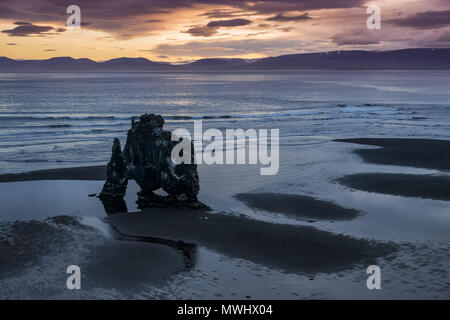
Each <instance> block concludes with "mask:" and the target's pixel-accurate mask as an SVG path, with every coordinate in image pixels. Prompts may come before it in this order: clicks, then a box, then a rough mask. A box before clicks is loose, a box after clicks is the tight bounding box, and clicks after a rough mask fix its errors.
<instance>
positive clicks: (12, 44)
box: [6, 42, 18, 46]
mask: <svg viewBox="0 0 450 320" xmlns="http://www.w3.org/2000/svg"><path fill="white" fill-rule="evenodd" d="M6 45H7V46H18V44H17V43H12V42H10V43H7V44H6Z"/></svg>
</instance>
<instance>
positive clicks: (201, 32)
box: [184, 26, 217, 37]
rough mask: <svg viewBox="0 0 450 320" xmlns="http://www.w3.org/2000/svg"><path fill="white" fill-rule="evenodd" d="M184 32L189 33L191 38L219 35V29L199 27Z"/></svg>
mask: <svg viewBox="0 0 450 320" xmlns="http://www.w3.org/2000/svg"><path fill="white" fill-rule="evenodd" d="M184 32H185V33H189V34H190V35H191V36H194V37H211V36H213V35H215V34H216V33H217V29H216V28H211V27H208V26H198V27H192V28H190V29H188V30H186V31H184Z"/></svg>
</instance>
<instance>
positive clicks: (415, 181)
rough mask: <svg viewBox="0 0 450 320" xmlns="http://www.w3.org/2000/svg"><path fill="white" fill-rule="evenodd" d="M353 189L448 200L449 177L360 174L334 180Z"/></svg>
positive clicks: (449, 196)
mask: <svg viewBox="0 0 450 320" xmlns="http://www.w3.org/2000/svg"><path fill="white" fill-rule="evenodd" d="M336 181H337V182H339V183H340V184H343V185H345V186H348V187H350V188H353V189H359V190H364V191H368V192H375V193H382V194H392V195H397V196H403V197H416V198H425V199H434V200H446V201H449V200H450V177H448V176H435V175H415V174H395V173H361V174H352V175H348V176H345V177H342V178H339V179H337V180H336Z"/></svg>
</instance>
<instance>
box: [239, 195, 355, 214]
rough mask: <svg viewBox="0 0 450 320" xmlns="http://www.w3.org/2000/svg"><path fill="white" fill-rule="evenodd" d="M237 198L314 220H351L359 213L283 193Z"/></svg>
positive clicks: (329, 203)
mask: <svg viewBox="0 0 450 320" xmlns="http://www.w3.org/2000/svg"><path fill="white" fill-rule="evenodd" d="M235 198H236V199H238V200H240V201H242V202H244V203H245V204H246V205H247V206H249V207H250V208H255V209H261V210H264V211H269V212H276V213H282V214H285V215H287V216H291V217H297V218H305V219H314V220H350V219H354V218H356V217H357V216H358V215H359V212H358V211H357V210H354V209H348V208H343V207H341V206H338V205H336V204H334V203H332V202H329V201H324V200H318V199H315V198H312V197H307V196H302V195H295V194H282V193H240V194H237V195H236V196H235Z"/></svg>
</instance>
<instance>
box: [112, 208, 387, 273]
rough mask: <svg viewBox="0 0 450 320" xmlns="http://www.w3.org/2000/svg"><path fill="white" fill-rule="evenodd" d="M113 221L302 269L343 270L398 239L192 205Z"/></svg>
mask: <svg viewBox="0 0 450 320" xmlns="http://www.w3.org/2000/svg"><path fill="white" fill-rule="evenodd" d="M107 222H108V223H110V224H111V225H113V226H114V227H116V228H117V229H118V230H120V231H121V232H123V233H125V234H127V235H138V236H150V237H157V238H163V239H169V240H175V241H176V240H181V241H184V242H189V243H196V244H198V245H201V246H205V247H207V248H210V249H213V250H217V251H219V252H222V253H224V254H226V255H230V256H232V257H238V258H243V259H247V260H250V261H252V262H254V263H259V264H263V265H268V266H271V267H275V268H279V269H282V270H285V271H289V272H298V273H308V274H316V273H321V272H326V273H331V272H337V271H342V270H345V269H348V268H351V267H352V266H353V265H355V264H357V263H366V264H367V263H371V262H374V261H375V259H376V258H379V257H382V256H385V255H387V254H389V253H392V252H393V251H395V246H394V245H392V244H384V243H377V242H371V241H367V240H359V239H355V238H352V237H347V236H343V235H336V234H332V233H330V232H326V231H321V230H318V229H315V228H312V227H302V226H290V225H282V224H272V223H267V222H262V221H256V220H251V219H247V218H244V217H234V216H228V215H224V214H210V213H207V212H201V211H200V212H199V211H192V210H176V209H160V208H152V209H146V210H144V211H143V212H142V213H128V214H119V215H113V216H109V217H108V218H107Z"/></svg>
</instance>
